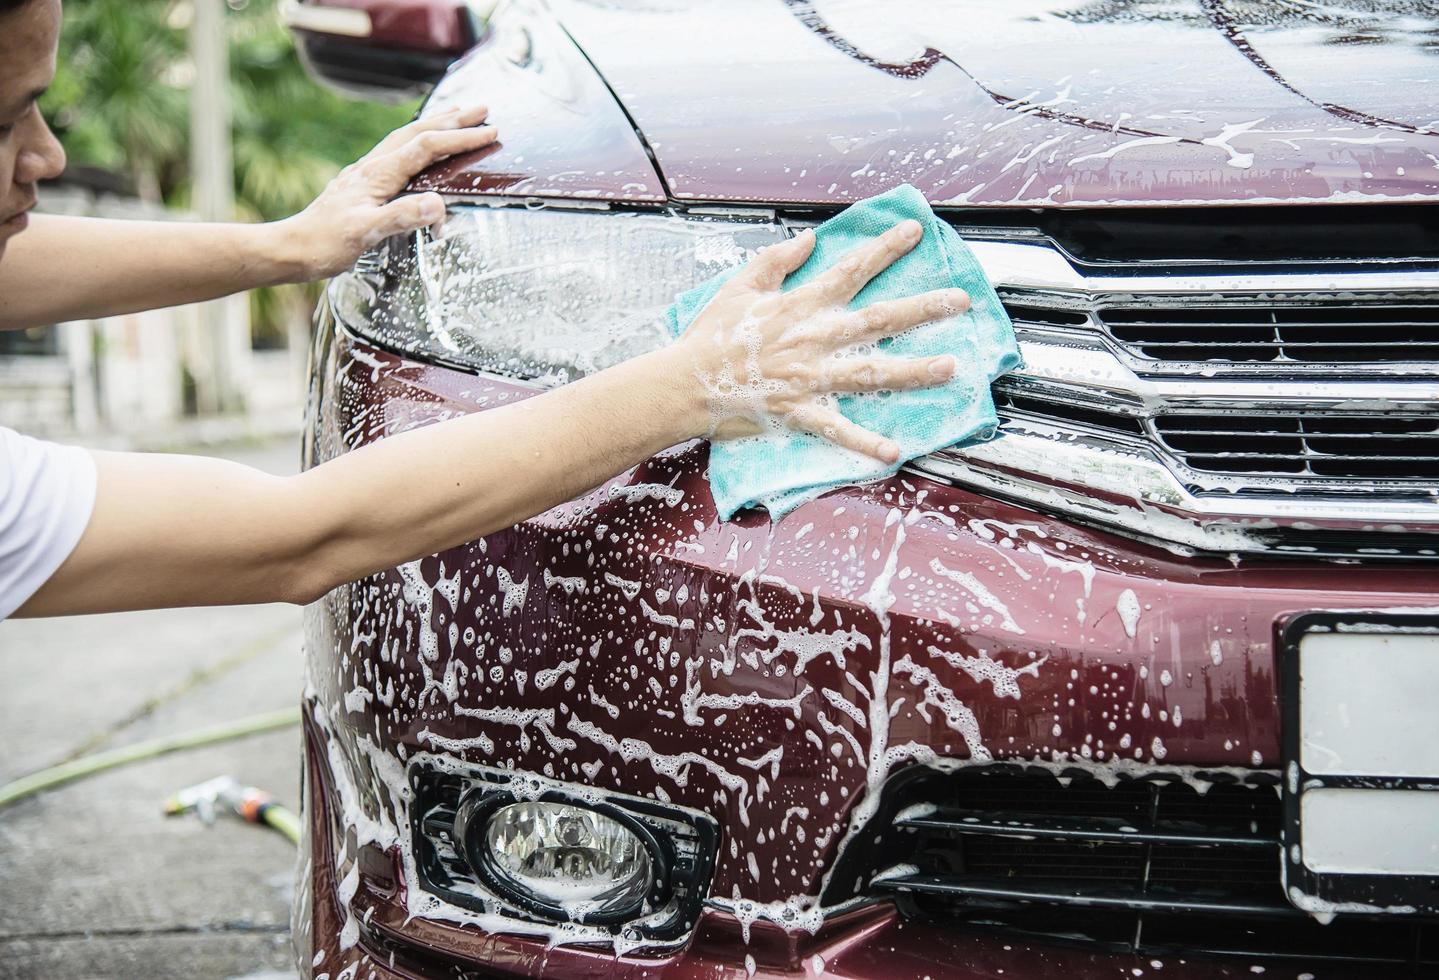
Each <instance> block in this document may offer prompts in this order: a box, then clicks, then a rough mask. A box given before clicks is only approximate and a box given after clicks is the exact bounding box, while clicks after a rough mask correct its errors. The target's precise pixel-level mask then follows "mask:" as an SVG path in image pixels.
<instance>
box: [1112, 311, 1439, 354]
mask: <svg viewBox="0 0 1439 980" xmlns="http://www.w3.org/2000/svg"><path fill="white" fill-rule="evenodd" d="M1096 317H1097V319H1098V320H1099V321H1100V322H1101V323H1102V324H1103V325H1104V327H1105V329H1106V330H1107V331H1108V333H1109V335H1110V336H1111V337H1113V338H1114V339H1115V340H1116V341H1117V342H1119V343H1120V344H1121V345H1123V346H1124V347H1125V348H1126V349H1128V350H1129V352H1130V353H1131V354H1134V355H1136V356H1138V357H1141V358H1144V359H1146V360H1150V361H1157V362H1175V363H1183V362H1188V361H1204V362H1216V361H1218V362H1229V363H1234V364H1244V363H1255V362H1258V363H1264V362H1274V361H1293V362H1298V363H1304V364H1324V363H1328V364H1372V363H1375V362H1382V361H1431V360H1436V359H1439V308H1436V307H1433V306H1407V305H1387V304H1384V303H1375V302H1356V303H1340V304H1335V305H1329V306H1303V305H1301V306H1283V305H1268V304H1264V305H1260V304H1255V305H1249V306H1229V307H1225V306H1220V307H1204V306H1199V307H1187V308H1181V309H1170V308H1165V307H1158V308H1150V307H1139V308H1135V307H1108V308H1103V309H1100V310H1099V311H1097V313H1096ZM1342 331H1348V332H1349V335H1347V336H1346V335H1344V334H1343V333H1341V332H1342Z"/></svg>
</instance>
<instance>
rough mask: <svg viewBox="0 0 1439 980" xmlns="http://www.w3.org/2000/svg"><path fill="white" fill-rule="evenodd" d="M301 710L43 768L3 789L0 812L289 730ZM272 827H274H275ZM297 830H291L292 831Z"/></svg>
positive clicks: (214, 727) (243, 720) (269, 713)
mask: <svg viewBox="0 0 1439 980" xmlns="http://www.w3.org/2000/svg"><path fill="white" fill-rule="evenodd" d="M299 722H300V709H299V708H298V707H296V708H285V709H283V710H281V711H270V712H267V713H265V714H261V715H251V716H250V717H248V718H241V719H239V720H238V721H232V722H227V723H226V724H223V725H215V726H213V727H211V728H202V729H199V730H198V731H193V732H185V733H181V734H179V735H165V736H162V737H160V738H155V739H150V740H149V741H146V742H138V743H136V744H135V745H127V746H125V747H124V748H119V749H111V750H109V751H106V752H96V753H94V754H93V755H87V756H82V757H81V758H79V759H74V760H72V761H70V762H63V763H61V764H60V765H58V766H52V767H50V768H49V769H42V770H40V771H39V772H32V773H30V774H29V775H28V776H21V777H20V778H19V779H16V780H14V781H13V782H9V783H6V784H5V785H3V786H0V809H3V808H5V807H7V806H9V805H10V804H11V803H15V802H17V801H19V800H23V799H25V798H26V797H28V796H33V795H34V794H36V793H39V792H41V791H43V790H47V789H53V788H54V787H56V786H61V785H63V784H65V783H69V782H73V781H74V780H77V779H84V778H85V777H87V776H93V775H95V774H96V773H100V772H105V771H106V770H108V769H114V768H116V767H118V766H124V765H129V764H130V763H132V762H143V761H144V760H146V759H154V758H156V757H157V756H162V755H167V754H169V753H171V752H183V751H185V750H187V749H198V748H200V747H202V746H206V745H215V744H217V743H219V742H229V741H231V740H233V739H237V738H244V737H245V736H247V735H259V734H260V733H262V732H270V731H275V730H276V729H280V728H288V727H290V726H291V725H296V724H299ZM272 825H273V824H272ZM276 829H277V830H281V832H282V833H285V834H286V836H287V837H288V836H290V833H289V832H287V831H286V829H285V828H280V827H276ZM297 829H298V828H290V830H291V831H294V830H297Z"/></svg>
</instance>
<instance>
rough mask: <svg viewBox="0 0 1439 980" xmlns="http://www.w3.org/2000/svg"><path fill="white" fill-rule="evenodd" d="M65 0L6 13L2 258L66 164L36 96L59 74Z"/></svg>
mask: <svg viewBox="0 0 1439 980" xmlns="http://www.w3.org/2000/svg"><path fill="white" fill-rule="evenodd" d="M59 42H60V0H30V2H29V3H25V4H21V6H20V8H19V9H18V10H12V11H10V12H9V13H3V14H0V258H4V255H5V245H6V243H7V242H9V240H10V239H11V238H14V237H15V236H16V235H18V234H19V233H20V232H22V231H24V230H25V225H26V223H27V220H28V219H27V217H26V214H25V212H27V211H29V210H30V208H32V207H33V206H34V205H35V193H36V185H37V184H39V182H40V181H42V180H45V179H48V178H52V177H57V176H59V174H60V172H61V171H62V170H64V169H65V151H64V150H62V149H60V144H59V142H58V141H57V140H56V139H55V134H54V133H52V132H50V127H48V126H46V125H45V120H44V119H42V118H41V116H40V108H39V106H38V105H36V100H37V99H39V97H40V94H41V93H42V92H44V91H45V89H46V88H47V87H48V86H49V84H50V80H51V79H52V78H54V77H55V50H56V47H57V46H58V44H59Z"/></svg>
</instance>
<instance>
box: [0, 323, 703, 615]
mask: <svg viewBox="0 0 1439 980" xmlns="http://www.w3.org/2000/svg"><path fill="white" fill-rule="evenodd" d="M682 365H683V362H682V359H679V358H677V356H676V354H675V352H673V351H672V350H665V351H660V352H657V353H656V354H653V355H647V356H645V357H641V358H637V359H636V360H634V361H631V362H627V363H625V364H623V365H620V366H618V367H615V368H611V369H610V370H608V371H605V372H602V373H601V374H598V375H595V376H593V377H590V378H586V379H584V380H582V381H579V382H576V383H574V384H572V385H569V386H567V387H565V388H562V389H559V390H557V391H553V392H550V393H549V394H546V395H544V396H542V397H537V398H532V399H530V400H528V401H525V402H521V403H519V404H515V405H511V406H508V407H505V408H499V409H493V410H491V411H486V412H479V413H477V414H474V415H470V416H467V417H465V418H462V419H454V420H451V421H447V422H443V423H440V424H437V425H433V426H427V427H425V428H422V429H417V430H414V431H410V432H404V433H400V434H399V435H395V436H390V437H388V438H386V439H382V440H380V441H379V442H377V443H374V444H372V445H369V446H366V447H364V448H362V449H358V450H355V451H354V452H351V453H347V454H345V455H342V456H340V457H339V458H337V459H334V460H331V461H330V462H328V463H325V464H324V465H322V466H318V467H316V468H315V469H313V470H310V471H308V472H306V473H302V474H300V475H298V476H294V477H288V478H279V477H273V476H268V475H266V474H263V473H259V472H257V471H255V470H252V469H250V468H248V467H243V466H239V465H237V464H234V463H230V462H227V461H224V460H216V459H202V458H193V457H184V456H147V455H143V454H134V453H104V454H99V455H98V456H97V462H98V465H99V471H100V474H99V475H100V485H99V494H98V497H97V500H96V504H95V512H94V515H93V516H92V517H91V519H90V526H89V527H88V528H87V529H86V531H85V534H84V536H83V537H82V538H81V541H80V544H79V546H78V547H77V548H76V549H75V552H74V553H73V554H72V555H71V556H70V559H69V560H68V561H66V562H65V564H64V565H63V566H61V568H60V570H59V571H58V572H56V574H55V575H54V576H53V577H52V578H51V580H50V581H49V582H47V583H46V585H45V586H44V587H43V588H42V589H41V590H40V591H39V592H38V593H36V594H35V596H34V597H33V598H32V599H31V600H30V601H29V602H28V603H26V605H25V606H24V607H22V608H21V610H20V615H28V616H45V615H62V614H71V613H88V612H112V611H119V610H125V609H146V608H156V607H162V606H187V605H214V604H220V603H233V602H273V601H291V602H305V601H309V600H310V599H312V598H315V597H316V596H318V595H321V594H323V593H324V592H326V591H328V590H329V589H330V588H333V587H334V586H336V585H339V584H341V583H344V582H348V581H352V580H354V579H357V578H361V577H363V576H365V575H368V574H370V573H373V572H375V571H378V570H380V569H383V568H388V567H391V566H393V565H396V564H399V563H401V562H405V561H409V560H410V559H413V558H417V557H420V556H423V555H428V554H432V553H434V552H437V551H441V550H444V549H445V548H450V547H454V546H455V545H458V544H461V543H463V542H465V541H468V540H470V539H472V538H476V537H482V536H483V535H486V534H489V533H490V532H492V531H495V530H498V529H500V528H504V527H508V526H510V525H511V524H514V523H517V522H519V521H521V520H524V519H525V518H527V517H529V516H531V515H533V514H536V513H539V512H541V511H544V510H547V509H548V508H550V507H553V506H556V505H558V504H560V503H563V502H564V501H566V500H569V499H571V498H573V497H575V496H578V495H579V494H581V493H583V492H584V491H586V490H588V489H590V488H592V487H594V486H597V485H598V484H600V483H603V482H604V481H605V480H607V479H609V478H610V477H612V476H614V475H616V474H618V473H622V472H624V471H625V470H626V469H628V468H629V467H631V466H633V465H635V464H636V463H639V462H641V461H642V460H644V459H646V458H647V457H649V456H651V455H653V454H654V453H656V452H658V451H660V450H661V449H664V448H666V447H668V446H670V445H673V444H674V443H676V442H681V441H684V440H685V439H688V438H691V437H694V436H696V435H699V434H700V433H701V432H702V431H703V429H704V428H705V421H704V417H703V416H704V409H703V407H702V406H701V405H700V404H699V403H698V401H697V393H696V387H695V385H694V384H693V382H692V380H687V379H685V378H684V377H683V376H682V372H681V370H680V369H681V367H682Z"/></svg>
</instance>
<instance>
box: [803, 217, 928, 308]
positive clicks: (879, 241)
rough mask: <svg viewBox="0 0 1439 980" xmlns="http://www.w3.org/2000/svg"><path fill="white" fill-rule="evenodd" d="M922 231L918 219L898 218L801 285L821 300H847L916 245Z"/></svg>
mask: <svg viewBox="0 0 1439 980" xmlns="http://www.w3.org/2000/svg"><path fill="white" fill-rule="evenodd" d="M923 234H924V229H923V228H921V227H920V224H919V222H918V221H901V222H900V223H899V224H897V225H895V226H894V227H893V228H891V229H890V230H889V231H887V232H885V233H884V234H883V235H880V236H879V237H878V238H876V239H874V240H873V241H870V242H866V243H865V244H863V245H860V246H858V247H857V248H854V249H851V250H850V251H849V252H848V253H846V254H845V256H844V258H842V259H840V260H839V261H838V262H836V263H835V264H834V267H833V268H831V269H830V270H829V271H828V272H826V273H825V274H824V275H822V276H820V277H819V278H818V279H816V280H815V281H814V282H812V283H810V284H809V285H807V286H804V287H802V288H803V290H804V291H805V292H812V293H814V294H815V295H817V296H818V297H819V298H820V300H821V301H822V302H824V303H848V302H849V301H850V300H852V299H854V295H855V293H858V292H859V291H860V290H861V289H863V288H864V287H865V285H866V284H867V283H868V282H869V281H870V280H871V279H873V278H874V277H875V276H877V275H879V274H880V273H881V272H883V271H884V270H885V269H888V268H889V267H890V266H891V265H892V264H893V263H894V261H895V260H896V259H898V258H899V257H900V256H901V255H904V254H905V253H906V252H908V251H909V250H910V249H912V248H914V246H915V245H917V244H919V240H920V237H921V236H922V235H923ZM795 292H796V293H798V292H800V290H796V291H795Z"/></svg>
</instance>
